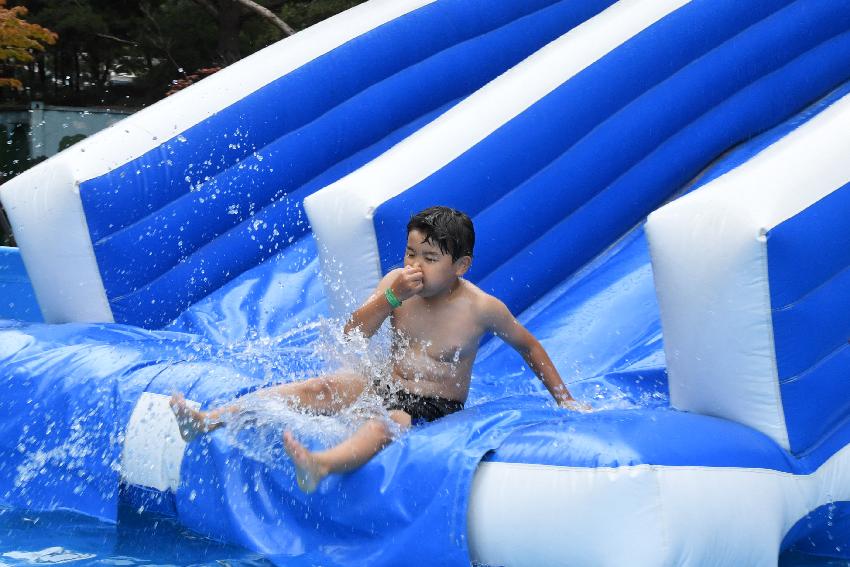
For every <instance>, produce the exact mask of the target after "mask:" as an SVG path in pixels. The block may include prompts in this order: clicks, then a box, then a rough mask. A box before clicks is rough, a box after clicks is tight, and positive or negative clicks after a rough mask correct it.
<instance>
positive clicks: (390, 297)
mask: <svg viewBox="0 0 850 567" xmlns="http://www.w3.org/2000/svg"><path fill="white" fill-rule="evenodd" d="M384 297H386V298H387V303H389V304H390V307H392V308H393V309H395V308H396V307H401V301H400V300H399V298H397V297H396V296H395V294H394V293H393V290H392V288H389V287H388V288H387V291H385V292H384Z"/></svg>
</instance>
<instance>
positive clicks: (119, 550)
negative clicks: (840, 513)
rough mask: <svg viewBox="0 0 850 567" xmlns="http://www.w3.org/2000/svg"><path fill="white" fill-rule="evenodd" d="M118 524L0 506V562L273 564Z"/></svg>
mask: <svg viewBox="0 0 850 567" xmlns="http://www.w3.org/2000/svg"><path fill="white" fill-rule="evenodd" d="M119 518H120V522H119V524H118V525H117V526H116V525H114V524H110V523H106V522H100V521H97V520H94V519H91V518H88V517H86V516H82V515H79V514H74V513H70V512H51V513H42V514H31V513H27V512H22V511H20V510H10V509H0V565H44V564H59V563H61V564H71V565H115V566H118V565H126V566H132V565H175V566H181V567H183V566H185V567H189V566H194V567H201V566H204V567H206V566H209V567H221V566H222V565H230V566H232V567H270V566H271V565H272V563H271V562H270V561H268V560H266V559H265V558H263V557H262V556H261V555H258V554H256V553H252V552H250V551H247V550H245V549H241V548H238V547H233V546H228V545H223V544H220V543H217V542H214V541H211V540H209V539H206V538H202V537H200V536H198V535H196V534H194V533H192V532H191V531H189V530H186V529H185V528H182V527H181V526H180V525H179V524H177V523H176V522H175V521H174V520H173V519H168V518H162V517H159V516H156V515H152V514H137V513H136V512H135V511H134V510H130V509H128V508H122V509H121V510H120V512H119ZM846 566H850V562H848V561H847V560H843V559H830V558H824V557H815V556H811V555H805V554H801V553H786V554H784V555H782V556H781V557H780V558H779V567H846Z"/></svg>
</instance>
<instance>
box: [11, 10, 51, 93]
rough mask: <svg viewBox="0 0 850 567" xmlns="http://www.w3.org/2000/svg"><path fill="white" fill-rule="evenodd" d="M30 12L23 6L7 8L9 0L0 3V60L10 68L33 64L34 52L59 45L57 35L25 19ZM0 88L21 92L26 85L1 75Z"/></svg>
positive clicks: (18, 80) (13, 78)
mask: <svg viewBox="0 0 850 567" xmlns="http://www.w3.org/2000/svg"><path fill="white" fill-rule="evenodd" d="M27 13H28V11H27V9H26V8H25V7H24V6H13V7H11V8H7V7H6V0H0V61H2V62H3V63H4V64H5V65H6V67H7V68H8V67H15V66H19V65H21V64H24V63H29V62H31V61H32V60H33V52H34V51H44V46H45V45H46V44H47V45H50V44H53V43H55V42H56V39H57V36H56V34H55V33H54V32H52V31H50V30H49V29H46V28H43V27H41V26H40V25H38V24H33V23H30V22H27V21H26V20H24V19H23V16H26V15H27ZM0 87H12V88H14V89H18V90H20V89H22V88H23V84H22V83H21V81H20V79H17V78H15V77H8V76H0Z"/></svg>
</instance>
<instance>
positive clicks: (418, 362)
mask: <svg viewBox="0 0 850 567" xmlns="http://www.w3.org/2000/svg"><path fill="white" fill-rule="evenodd" d="M474 244H475V232H474V229H473V226H472V221H471V219H470V218H469V217H468V216H467V215H466V214H464V213H462V212H460V211H457V210H454V209H450V208H448V207H431V208H429V209H426V210H424V211H422V212H420V213H418V214H416V215H414V216H413V217H412V218H411V219H410V222H409V223H408V225H407V251H406V254H405V259H404V267H403V268H399V269H396V270H393V271H391V272H390V273H388V274H387V275H386V276H384V278H383V279H382V280H381V282H380V283H379V284H378V287H377V288H376V289H375V292H374V293H373V294H372V296H371V297H369V299H367V300H366V302H365V303H364V304H363V305H362V306H360V308H359V309H357V310H356V311H355V312H354V313H353V314H352V315H351V318H350V319H349V320H348V322H347V323H346V325H345V333H346V334H348V333H351V332H353V331H359V332H360V333H362V334H363V335H364V336H366V337H371V336H372V335H373V334H375V332H377V330H378V329H379V328H380V327H381V325H382V324H383V322H384V321H385V320H386V319H387V317H389V318H390V325H391V327H392V330H393V339H392V346H391V348H392V351H393V356H392V369H391V370H392V372H391V376H390V382H392V385H390V384H383V383H374V384H372V383H370V381H369V379H368V378H367V377H365V376H360V375H357V374H351V373H337V374H330V375H326V376H321V377H319V378H313V379H310V380H306V381H304V382H297V383H291V384H283V385H280V386H274V387H270V388H267V389H265V390H262V391H260V392H258V393H257V394H258V395H264V396H275V397H280V398H283V399H286V400H287V401H292V402H294V403H296V404H298V405H299V406H300V407H304V408H305V409H310V410H313V411H316V412H320V413H336V412H338V411H340V410H342V409H343V408H345V407H347V406H349V405H351V404H352V403H353V402H354V401H355V400H356V399H357V398H358V397H359V396H360V395H361V394H363V392H364V391H365V390H366V389H367V388H371V389H372V391H373V392H375V393H377V394H378V395H379V396H380V397H381V398H382V400H383V402H384V406H385V407H386V409H387V410H389V416H390V418H391V419H392V420H393V421H394V422H395V423H397V424H398V425H399V426H400V428H401V429H402V430H403V429H407V428H409V427H410V426H411V423H412V422H413V421H419V420H425V421H433V420H435V419H439V418H440V417H443V416H445V415H448V414H450V413H453V412H456V411H459V410H461V409H463V404H464V402H465V401H466V397H467V394H468V392H469V382H470V378H471V375H472V364H473V362H474V361H475V355H476V353H477V351H478V342H479V340H480V339H481V337H482V335H484V333H486V332H488V331H489V332H493V333H494V334H496V335H497V336H499V337H500V338H502V339H503V340H504V341H506V342H507V343H508V344H510V345H511V346H512V347H514V348H515V349H516V350H517V351H518V352H519V353H520V354H521V355H522V356H523V358H524V359H525V361H526V363H527V364H528V365H529V366H530V367H531V369H532V370H533V371H534V373H535V374H536V375H537V376H538V377H539V378H540V379H541V380H542V381H543V384H544V385H545V386H546V388H547V389H548V390H549V392H550V393H551V394H552V397H553V398H555V400H556V402H557V403H558V405H560V406H561V407H565V408H569V409H574V410H580V411H585V410H586V409H587V406H585V405H583V404H579V403H578V402H576V400H574V399H573V397H572V395H570V392H569V390H567V388H566V386H564V383H563V381H562V380H561V377H560V375H559V374H558V371H557V369H555V367H554V365H553V364H552V361H551V360H550V359H549V356H548V355H547V354H546V351H545V350H543V347H542V346H541V345H540V343H539V342H538V341H537V339H535V338H534V337H533V336H532V335H531V333H529V332H528V331H527V330H526V329H525V328H524V327H523V326H522V325H521V324H520V323H519V322H518V321H517V320H516V319H515V318H514V317H513V315H511V313H510V312H509V311H508V309H507V307H505V305H504V304H503V303H502V302H501V301H499V300H498V299H496V298H495V297H493V296H491V295H489V294H487V293H484V292H483V291H481V290H480V289H478V288H477V287H476V286H474V285H473V284H471V283H469V282H467V281H466V280H464V279H462V276H463V275H464V274H465V273H466V271H467V270H468V269H469V266H470V264H471V262H472V248H473V246H474ZM171 403H172V408H173V410H174V413H175V415H176V416H177V419H178V423H179V424H180V429H181V435H183V437H184V439H186V440H187V441H188V440H189V439H191V438H192V437H194V436H196V435H198V434H200V433H206V432H209V431H212V430H214V429H217V428H218V427H221V426H222V425H224V420H223V417H224V416H225V414H227V413H233V412H236V411H239V408H238V407H237V406H236V405H231V406H227V407H224V408H220V409H217V410H211V411H206V412H201V411H196V410H193V409H191V408H189V407H188V406H187V405H186V403H185V400H184V399H183V396H182V395H180V394H175V396H174V397H173V398H172V402H171ZM391 440H392V434H391V429H390V428H389V427H388V424H387V423H386V422H384V421H383V420H380V419H371V420H369V421H367V422H366V423H365V424H364V425H363V426H361V427H360V429H358V430H357V431H356V432H355V433H354V434H353V435H352V436H351V437H349V438H348V439H347V440H345V441H343V442H342V443H341V444H339V445H337V446H336V447H332V448H330V449H327V450H325V451H317V452H310V451H308V450H307V449H306V448H305V447H304V446H303V445H301V444H300V443H299V442H298V441H296V440H295V438H294V437H293V436H292V434H291V433H290V432H289V431H287V432H286V433H284V447H285V449H286V452H287V453H288V454H289V456H290V457H291V458H292V461H293V463H294V464H295V467H296V471H297V478H298V485H299V486H300V487H301V489H302V490H304V491H305V492H312V491H313V490H315V489H316V486H317V485H318V483H319V482H320V481H321V480H322V479H323V478H324V477H325V476H327V475H328V474H330V473H337V472H345V471H351V470H354V469H356V468H358V467H360V466H361V465H363V464H364V463H366V462H367V461H368V460H369V459H371V458H372V457H373V456H374V455H375V454H376V453H378V451H380V450H381V449H382V448H383V447H384V446H386V445H387V444H388V443H389V442H390V441H391Z"/></svg>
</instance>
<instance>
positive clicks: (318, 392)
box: [304, 378, 333, 399]
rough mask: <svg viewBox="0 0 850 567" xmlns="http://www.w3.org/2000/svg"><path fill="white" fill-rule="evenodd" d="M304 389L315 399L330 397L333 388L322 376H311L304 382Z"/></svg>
mask: <svg viewBox="0 0 850 567" xmlns="http://www.w3.org/2000/svg"><path fill="white" fill-rule="evenodd" d="M304 389H305V390H307V392H309V393H310V394H312V395H313V396H314V397H316V398H317V399H330V398H331V396H332V395H333V388H332V387H331V385H330V383H329V382H328V381H327V380H324V379H322V378H311V379H310V380H307V381H306V382H304Z"/></svg>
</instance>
